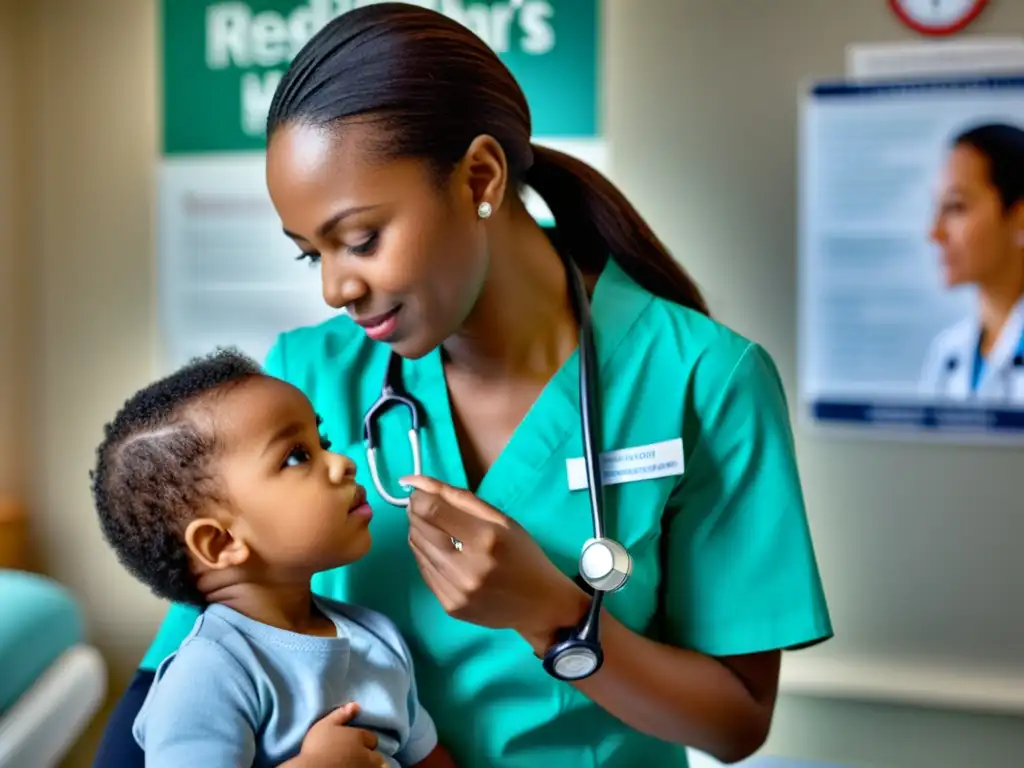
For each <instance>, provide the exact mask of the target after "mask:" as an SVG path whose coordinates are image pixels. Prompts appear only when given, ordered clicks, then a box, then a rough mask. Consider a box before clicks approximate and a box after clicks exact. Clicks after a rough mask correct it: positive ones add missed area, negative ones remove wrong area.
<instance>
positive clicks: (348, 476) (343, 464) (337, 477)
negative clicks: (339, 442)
mask: <svg viewBox="0 0 1024 768" xmlns="http://www.w3.org/2000/svg"><path fill="white" fill-rule="evenodd" d="M327 471H328V474H329V476H330V478H331V482H332V483H334V484H335V485H341V484H342V483H345V482H351V481H352V479H353V478H355V476H356V464H355V462H354V461H352V459H350V458H349V457H348V456H342V455H341V454H340V453H330V452H328V453H327Z"/></svg>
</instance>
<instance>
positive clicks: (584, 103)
mask: <svg viewBox="0 0 1024 768" xmlns="http://www.w3.org/2000/svg"><path fill="white" fill-rule="evenodd" d="M367 4H369V3H367V2H366V0H306V2H298V1H297V0H243V1H240V0H232V1H230V2H227V1H222V2H216V1H214V0H163V2H162V3H161V10H160V45H161V48H162V77H161V86H162V88H161V90H162V109H161V112H162V137H161V146H162V151H161V156H160V159H159V168H158V190H157V200H158V202H157V216H158V220H157V232H158V242H157V249H158V302H159V317H160V328H161V338H162V347H163V362H164V365H165V366H166V367H167V368H169V369H170V368H174V367H176V366H178V365H180V364H182V363H184V362H186V361H187V360H188V359H190V358H192V357H194V356H196V355H202V354H205V353H207V352H210V351H212V350H213V349H214V348H216V347H218V346H226V345H231V346H235V347H237V348H239V349H240V350H242V351H243V352H246V353H248V354H250V355H252V356H254V357H255V358H257V359H259V360H262V359H263V357H264V356H265V355H266V352H267V351H268V350H269V348H270V345H271V344H272V343H273V341H274V339H275V338H276V336H277V334H278V333H280V332H282V331H284V330H288V329H290V328H294V327H297V326H301V325H307V324H313V323H317V322H320V321H322V320H325V319H328V318H329V317H331V316H332V315H333V314H334V310H331V309H330V308H329V307H327V306H326V305H325V304H324V302H323V299H322V298H321V294H320V278H319V273H318V271H317V270H316V268H311V267H309V266H308V262H297V261H296V260H295V257H296V255H297V250H296V248H295V246H294V244H292V243H291V242H290V241H289V240H288V239H287V238H286V237H285V236H284V235H283V234H282V232H281V223H280V220H279V219H278V218H277V215H276V213H275V211H274V209H273V207H272V206H271V203H270V199H269V196H268V195H267V192H266V187H265V181H264V148H265V136H264V123H265V120H266V115H267V110H268V109H269V106H270V100H271V98H272V96H273V93H274V87H275V86H276V84H277V82H278V81H279V80H280V78H281V76H282V75H283V73H284V71H285V69H286V68H287V66H288V63H289V61H290V60H291V58H292V57H293V56H294V55H295V53H297V52H298V50H299V48H300V47H301V46H302V45H303V44H304V43H305V42H306V41H307V40H308V39H309V38H310V37H311V36H312V35H313V34H314V33H315V32H316V31H317V30H319V29H320V28H321V27H322V26H324V25H325V24H326V23H327V22H328V21H329V20H330V19H332V18H334V17H335V16H337V15H338V14H340V13H344V12H345V11H348V10H350V9H352V8H353V7H356V6H359V5H367ZM417 4H419V5H423V6H426V7H429V8H433V9H434V10H438V11H440V12H442V13H445V14H446V15H448V16H450V17H452V18H455V19H456V20H458V21H460V22H461V23H463V24H465V25H466V26H467V27H469V28H470V29H472V30H473V31H474V32H476V33H477V34H478V35H479V36H480V37H481V38H482V39H484V40H485V41H486V42H487V43H488V44H489V45H490V46H491V47H492V49H494V50H495V51H496V53H497V54H498V55H499V56H500V57H501V59H502V60H503V61H504V62H505V64H506V65H507V66H508V67H509V69H510V70H511V71H512V73H513V74H514V75H515V76H516V78H517V80H518V81H519V83H520V85H521V86H522V88H523V91H524V92H525V94H526V97H527V101H528V102H529V104H530V109H531V113H532V117H533V126H534V140H535V141H536V142H537V143H540V144H545V145H548V146H551V147H554V148H556V149H560V150H562V151H564V152H568V153H569V154H573V155H575V156H577V157H579V158H581V159H583V160H585V161H587V162H588V163H590V164H591V165H593V166H594V167H596V168H598V169H599V170H602V171H605V170H606V167H607V151H606V144H605V140H604V137H603V135H602V130H601V121H600V107H601V97H602V80H603V78H602V74H601V70H600V56H601V36H600V17H601V3H600V0H513V1H511V2H509V1H505V2H496V1H491V2H481V1H479V0H477V1H475V2H471V1H469V0H418V2H417ZM527 204H528V206H529V208H530V210H531V211H532V212H533V214H534V216H535V217H536V218H537V219H538V220H540V221H541V222H542V223H550V212H549V211H548V210H547V207H546V206H544V204H543V203H542V202H541V201H540V199H539V198H538V197H537V196H536V195H533V194H529V193H528V196H527Z"/></svg>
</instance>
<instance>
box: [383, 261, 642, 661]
mask: <svg viewBox="0 0 1024 768" xmlns="http://www.w3.org/2000/svg"><path fill="white" fill-rule="evenodd" d="M565 267H566V274H567V275H568V277H569V283H570V299H571V300H572V303H573V310H574V312H575V314H576V319H577V322H578V323H579V326H580V341H579V379H580V385H579V387H580V424H581V426H582V429H583V458H584V464H585V465H586V470H587V488H588V491H589V495H590V511H591V516H592V518H593V527H594V535H593V536H592V537H591V538H589V539H587V540H586V541H585V542H584V544H583V548H582V551H581V552H580V558H579V573H580V576H581V577H582V579H583V581H584V582H586V584H587V585H588V586H589V587H590V592H591V599H590V608H589V610H588V611H587V613H586V615H585V616H584V617H583V619H582V620H581V621H580V622H579V624H577V625H576V626H575V627H567V628H565V629H563V630H562V631H561V632H560V633H559V634H558V636H557V637H556V639H555V644H554V645H553V646H552V647H551V648H550V649H549V650H548V651H547V653H545V655H544V661H543V664H544V669H545V670H546V671H547V673H548V674H550V675H551V676H552V677H555V678H557V679H559V680H582V679H583V678H585V677H589V676H590V675H592V674H594V673H595V672H596V671H597V670H598V669H600V668H601V665H602V663H603V662H604V653H603V652H602V650H601V640H600V631H599V630H600V616H601V606H602V601H603V599H604V595H605V593H609V592H615V591H616V590H619V589H621V588H622V586H623V585H624V584H625V583H626V581H627V579H628V578H629V575H630V572H631V571H632V568H633V560H632V557H631V556H630V554H629V552H628V551H627V550H626V548H625V547H624V546H623V545H622V544H620V543H619V542H617V541H615V540H613V539H609V538H607V537H606V536H605V528H604V519H605V517H604V485H603V483H602V482H601V476H600V466H599V464H598V456H599V455H600V450H599V445H600V428H601V418H600V408H599V403H598V399H597V393H598V386H597V362H596V360H597V354H596V349H595V344H594V334H593V328H592V324H591V317H590V302H589V300H588V298H587V292H586V289H585V288H584V286H583V281H582V279H581V277H580V275H579V272H578V270H577V269H576V267H575V265H573V264H572V262H571V261H569V260H568V259H565ZM401 379H402V359H401V357H400V356H399V355H398V354H396V353H394V352H392V353H391V357H390V359H389V360H388V365H387V370H386V372H385V374H384V386H383V388H382V389H381V394H380V397H379V398H377V401H376V402H375V403H374V404H373V405H372V406H370V409H369V410H368V411H367V412H366V415H365V416H364V417H363V440H364V441H365V442H366V460H367V463H368V464H369V468H370V476H371V478H372V480H373V484H374V486H375V487H376V489H377V492H378V493H379V494H380V497H381V498H382V499H384V501H386V502H388V503H389V504H392V505H394V506H396V507H406V506H408V505H409V499H408V498H407V497H406V498H402V497H396V496H393V495H391V494H390V493H388V491H387V489H386V488H384V484H383V483H382V482H381V479H380V473H379V470H378V467H377V443H376V440H375V438H374V429H373V423H374V420H375V419H377V418H379V417H380V415H381V414H382V413H383V412H384V411H385V410H387V409H388V408H391V407H394V406H404V407H405V408H406V409H407V410H408V411H409V416H410V420H411V423H410V426H409V431H408V437H409V446H410V447H411V449H412V459H413V473H414V474H420V469H421V456H420V441H419V428H420V421H421V406H420V404H419V403H418V402H417V401H416V399H415V398H413V397H412V396H411V395H410V394H409V393H408V392H406V391H405V389H404V388H403V386H402V383H401ZM451 539H452V546H453V547H455V549H456V550H458V551H460V552H461V551H462V548H463V544H462V542H461V541H459V540H458V539H456V538H455V537H451Z"/></svg>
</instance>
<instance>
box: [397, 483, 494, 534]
mask: <svg viewBox="0 0 1024 768" xmlns="http://www.w3.org/2000/svg"><path fill="white" fill-rule="evenodd" d="M409 518H410V520H412V519H416V518H418V519H419V520H422V521H423V522H425V523H427V524H429V525H432V526H433V527H434V528H437V529H439V530H441V531H444V533H446V534H447V535H449V536H454V537H455V538H457V539H459V540H460V541H466V542H468V541H472V540H473V538H474V536H475V534H476V532H477V531H478V529H479V528H480V526H481V522H480V521H479V519H478V518H476V517H474V516H473V515H470V514H467V513H466V512H464V511H463V510H461V509H459V508H458V507H455V506H453V505H452V504H450V503H449V502H447V501H445V500H444V499H443V498H442V497H441V496H439V495H437V494H435V493H430V492H427V491H420V490H415V491H413V492H412V493H411V494H410V495H409Z"/></svg>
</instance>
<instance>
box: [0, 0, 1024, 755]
mask: <svg viewBox="0 0 1024 768" xmlns="http://www.w3.org/2000/svg"><path fill="white" fill-rule="evenodd" d="M6 1H7V0H0V7H7V8H8V10H6V11H4V12H2V13H0V280H2V284H0V489H2V488H5V487H14V488H18V487H19V486H20V485H24V487H25V488H26V492H27V494H28V496H29V498H30V500H31V502H32V505H33V510H34V515H35V516H34V524H35V526H36V529H37V532H38V536H39V540H40V543H41V548H42V554H43V556H44V561H45V563H46V564H47V565H48V568H49V571H50V572H51V573H53V574H54V575H55V576H56V577H58V578H59V579H61V580H62V581H64V582H65V583H67V584H69V585H71V586H72V587H73V588H74V589H75V590H76V591H77V593H78V594H79V595H80V596H81V598H82V600H83V601H84V604H85V606H86V610H87V612H88V617H89V625H90V630H91V632H92V634H93V637H94V638H95V639H96V641H97V642H98V643H99V644H100V645H101V647H102V648H103V650H104V651H105V653H106V656H107V658H108V660H109V661H110V663H111V665H112V669H113V677H114V679H113V681H112V684H113V686H114V687H115V690H116V689H117V688H120V686H121V685H123V683H124V681H125V679H126V677H127V675H128V674H129V673H130V671H131V669H132V668H133V667H134V665H135V663H136V662H137V661H138V659H139V657H140V656H141V654H142V652H143V651H144V649H145V647H146V645H147V642H148V640H149V638H150V637H151V636H152V633H153V632H154V630H155V627H156V624H157V623H158V621H159V618H160V615H161V613H162V608H161V606H160V605H159V604H158V603H157V601H156V600H155V599H153V598H151V597H150V596H148V594H147V593H146V591H145V590H144V589H142V588H141V587H139V586H137V585H136V584H135V583H134V582H133V581H132V580H131V579H130V578H129V577H128V576H126V575H125V574H124V573H123V572H122V571H121V569H120V568H119V567H118V566H117V564H116V563H115V562H114V559H113V558H112V557H111V556H110V555H109V554H108V552H107V550H106V548H105V547H104V545H103V543H102V541H101V539H100V536H99V533H98V530H97V527H96V525H95V522H94V518H93V513H92V510H91V508H90V501H89V496H88V484H87V472H88V469H89V466H90V464H91V462H92V459H93V449H94V446H95V444H96V442H97V440H98V439H99V436H100V434H101V428H102V424H103V421H104V419H105V418H108V417H109V415H110V414H111V413H112V412H113V410H114V409H115V408H116V407H117V406H118V405H119V404H120V402H121V401H122V400H123V398H124V397H125V396H126V395H127V394H128V392H129V391H130V390H131V389H132V388H133V387H135V386H137V385H140V384H142V383H143V382H145V381H146V380H147V379H148V378H149V377H150V376H151V375H152V373H153V367H152V366H151V363H150V361H151V360H152V358H153V354H154V339H155V333H154V307H153V272H154V260H153V239H154V238H153V221H152V188H153V167H154V163H153V160H154V157H155V153H156V135H157V133H156V115H157V111H156V98H157V97H156V88H155V83H156V55H157V53H156V47H155V41H156V33H155V31H154V30H155V27H154V25H155V4H154V2H153V0H76V2H68V1H67V0H33V2H32V3H29V2H26V1H25V0H9V4H8V5H7V6H3V3H4V2H6ZM607 2H608V6H609V11H608V14H607V21H608V24H607V35H608V40H609V43H608V45H609V54H608V78H609V91H610V93H609V103H610V105H611V107H610V109H609V110H608V132H609V134H610V139H611V142H612V153H613V158H614V173H613V175H614V176H615V178H616V180H617V181H619V182H620V183H621V184H622V186H623V187H624V188H625V189H626V191H627V192H628V193H629V194H630V195H631V196H632V197H633V199H634V200H635V201H636V203H637V204H638V206H639V208H640V209H641V211H642V212H644V213H645V214H646V215H647V216H648V217H649V218H650V221H651V222H652V224H653V225H654V227H655V229H657V230H658V231H659V233H660V234H662V235H663V237H664V238H665V240H666V241H667V242H668V243H669V244H670V245H671V247H672V248H673V249H674V250H675V252H676V253H677V254H679V255H680V257H681V258H682V259H683V260H684V261H685V263H686V264H687V265H688V266H689V267H691V268H692V269H693V271H694V272H695V273H696V274H697V276H698V278H699V279H700V280H701V282H702V283H703V284H704V286H705V287H706V288H707V291H708V294H709V297H710V299H711V301H712V303H713V305H714V308H715V310H716V313H717V314H718V315H720V316H721V317H723V318H725V319H726V320H727V321H729V322H731V323H732V324H734V325H735V326H736V327H737V328H739V329H740V330H741V331H745V332H748V333H750V334H752V335H754V336H755V337H757V338H758V339H759V340H761V341H763V342H764V343H765V344H766V345H767V346H768V347H769V349H770V350H771V351H772V352H773V354H774V355H775V357H776V359H777V360H778V362H779V364H780V366H781V368H782V370H783V372H784V374H785V376H786V380H787V385H788V386H789V387H790V392H791V393H793V392H794V391H795V390H794V389H793V387H794V386H795V381H794V370H795V342H794V333H795V328H794V314H795V312H794V298H795V286H794V277H795V268H794V267H795V234H794V218H795V204H794V194H795V173H794V164H795V155H794V151H795V150H794V147H795V138H794V135H795V128H796V123H795V119H796V112H795V106H794V98H795V93H796V87H797V83H798V81H799V80H800V79H801V78H802V77H804V76H805V75H807V74H810V73H815V74H828V73H839V72H841V70H842V62H843V59H842V57H843V46H844V45H845V44H846V43H847V42H849V41H851V40H870V39H886V38H894V37H899V36H901V34H902V33H901V32H900V31H899V30H898V29H897V28H896V26H895V25H894V23H893V22H892V21H891V18H890V16H889V15H888V13H887V11H886V9H885V3H884V2H881V0H876V1H875V2H871V3H867V2H864V0H859V1H858V2H856V3H854V2H850V0H828V1H827V2H826V1H825V0H773V1H772V2H771V3H760V4H755V3H752V2H750V1H749V0H643V1H642V2H640V1H639V0H607ZM16 5H17V6H30V10H28V11H25V13H27V14H28V17H27V18H26V19H24V20H22V21H20V22H17V23H15V22H16V21H17V20H15V19H13V17H12V11H11V10H10V8H13V7H14V6H16ZM755 6H757V7H758V8H760V9H761V10H754V7H755ZM641 8H642V9H643V10H642V11H641V10H640V9H641ZM758 27H760V29H757V28H758ZM1021 28H1024V4H1021V3H1016V2H1002V3H994V4H993V7H992V9H991V11H990V12H989V13H988V14H987V15H986V17H985V18H984V19H983V21H982V22H981V24H980V25H979V27H978V30H979V31H997V32H999V31H1006V30H1020V29H1021ZM12 30H13V31H12ZM13 44H20V45H22V46H24V47H25V49H26V50H27V54H26V55H23V56H18V57H17V58H16V59H14V58H13V57H12V56H11V51H12V47H11V46H12V45H13ZM12 79H13V80H14V81H15V82H16V83H21V84H27V85H29V86H30V87H29V88H28V89H27V92H25V93H23V92H22V91H21V90H19V89H18V88H14V89H12V88H10V87H9V85H10V82H11V80H12ZM23 90H24V89H23ZM19 105H20V106H21V109H20V110H16V109H15V107H16V106H19ZM19 131H21V132H22V134H21V135H20V138H19V135H18V134H19ZM762 144H763V146H762ZM19 164H20V165H19ZM21 166H24V167H21ZM23 191H27V196H26V198H25V199H24V200H23V199H22V193H23ZM19 224H20V225H22V226H21V228H20V229H19V227H18V226H17V225H19ZM25 318H30V319H25ZM24 334H28V335H27V337H25V336H24ZM23 337H25V338H27V339H28V341H29V342H30V343H31V344H32V349H33V354H32V356H31V358H27V357H24V356H22V357H19V354H20V352H19V344H20V343H21V342H20V339H22V338H23ZM9 361H13V362H9ZM24 433H30V434H29V436H28V438H27V442H26V441H25V439H23V437H24ZM26 446H28V448H27V449H26ZM801 451H802V454H803V459H804V465H805V474H806V478H807V485H808V496H809V501H810V502H811V508H812V510H814V509H816V508H820V507H822V506H824V505H826V504H829V503H833V502H834V503H838V504H846V505H847V506H848V507H849V508H850V510H851V513H853V514H855V513H856V508H857V505H859V504H864V503H873V499H871V498H870V497H864V496H863V495H862V496H859V497H858V496H856V495H855V493H854V492H852V491H851V494H852V495H851V496H850V498H848V499H845V500H842V501H834V497H833V496H832V495H831V494H829V493H828V492H827V491H828V487H829V485H830V484H833V483H834V481H835V478H836V477H837V473H840V472H842V471H844V468H845V471H849V472H853V473H855V474H857V475H858V476H860V477H865V476H869V477H872V478H873V484H874V485H875V486H877V487H879V488H880V489H881V490H879V491H878V493H882V494H885V493H888V494H890V496H891V495H892V494H899V493H900V492H901V489H902V488H903V485H902V476H903V475H907V474H913V473H918V472H926V473H929V474H933V475H936V476H939V477H945V478H947V480H946V482H948V483H961V484H962V482H963V478H964V472H965V471H970V468H968V469H966V470H965V469H964V468H963V467H962V466H959V459H958V458H957V456H956V455H955V454H952V453H946V454H942V455H939V454H937V453H936V452H929V451H927V450H924V449H921V448H905V447H886V446H878V445H871V446H866V445H848V444H833V445H830V446H824V447H823V446H821V445H820V444H816V443H812V442H809V441H808V440H806V439H803V438H802V439H801ZM989 458H990V459H991V460H992V461H994V462H995V465H994V466H995V468H994V469H990V476H992V477H996V478H997V479H998V478H999V477H1002V478H1003V482H1005V483H1006V485H1005V487H1004V491H1005V493H1003V491H1000V490H999V489H998V488H997V489H996V491H995V493H996V494H997V496H998V494H1000V493H1003V495H1004V496H1005V497H1006V498H1007V499H1008V500H1009V503H1013V500H1014V499H1017V500H1019V496H1016V495H1014V491H1013V489H1012V486H1011V485H1010V484H1009V483H1010V480H1011V479H1012V478H1013V477H1014V475H1013V474H1012V470H1011V462H1018V466H1019V461H1020V455H1019V454H1015V455H1013V454H1006V453H1004V454H1001V455H1000V456H996V457H994V458H993V457H989ZM986 460H988V459H986ZM23 470H28V474H25V473H24V472H23ZM1000 473H1002V474H1000ZM26 478H27V480H26ZM845 486H849V483H842V482H840V483H839V484H838V486H837V487H845ZM858 492H859V491H858ZM941 492H942V489H941V488H940V489H939V491H937V493H938V494H939V497H937V498H935V499H918V500H917V502H916V503H921V504H925V503H928V504H930V503H938V504H943V503H945V504H946V505H947V507H948V504H949V502H948V501H943V499H942V498H941ZM819 521H820V517H815V520H814V522H815V526H816V535H817V537H818V539H819V540H820V541H821V542H822V549H823V559H824V560H825V569H826V576H827V578H830V579H831V576H832V573H833V571H832V570H831V569H830V567H829V565H828V560H829V558H830V557H837V558H841V557H843V554H842V552H841V548H840V542H839V541H838V537H837V534H836V532H835V531H832V530H827V529H823V528H822V527H821V526H820V522H819ZM831 586H833V587H834V588H841V585H835V584H832V585H831ZM770 749H771V750H772V751H784V752H788V753H790V754H802V755H808V756H816V757H824V758H834V759H845V760H848V761H853V762H856V763H857V764H862V765H873V766H906V767H907V768H920V767H921V766H928V768H943V767H945V766H950V767H952V766H961V765H968V764H972V762H978V764H984V765H986V766H993V767H995V766H1011V765H1021V764H1024V724H1022V722H1021V721H1020V720H1011V719H998V718H985V717H974V716H966V715H958V714H947V713H937V712H928V711H924V710H917V709H897V708H882V707H871V706H867V705H860V704H853V703H848V702H827V701H814V700H805V699H790V698H786V699H784V701H783V702H782V705H781V708H780V711H779V716H778V719H777V721H776V730H775V734H774V735H773V737H772V741H771V743H770ZM87 751H88V750H87V749H83V750H82V754H83V755H84V754H86V753H87Z"/></svg>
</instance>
